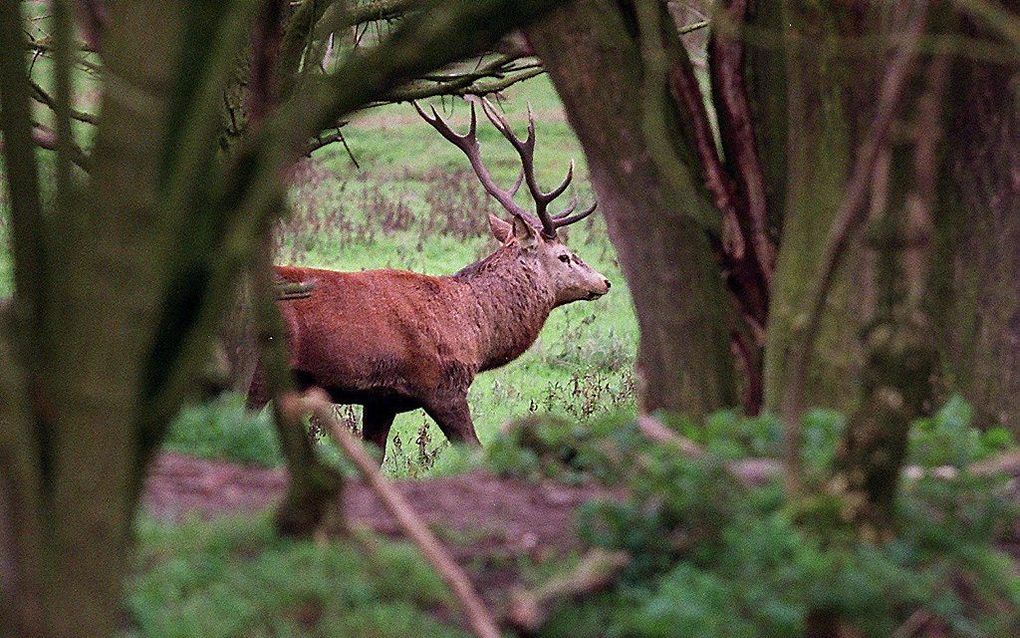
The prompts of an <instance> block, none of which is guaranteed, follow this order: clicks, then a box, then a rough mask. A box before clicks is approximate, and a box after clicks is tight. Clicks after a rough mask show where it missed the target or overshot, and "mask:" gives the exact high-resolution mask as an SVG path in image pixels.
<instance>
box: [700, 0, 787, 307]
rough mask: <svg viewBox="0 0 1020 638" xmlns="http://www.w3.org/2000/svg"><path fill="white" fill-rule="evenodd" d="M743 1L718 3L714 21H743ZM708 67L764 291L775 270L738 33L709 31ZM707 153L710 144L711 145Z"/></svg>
mask: <svg viewBox="0 0 1020 638" xmlns="http://www.w3.org/2000/svg"><path fill="white" fill-rule="evenodd" d="M747 9H748V0H726V1H725V2H722V3H721V4H720V6H719V10H718V15H717V17H716V21H717V22H720V21H724V20H725V21H730V22H733V23H734V24H736V25H738V28H739V25H741V24H743V22H744V19H745V16H746V14H747ZM708 69H709V73H710V75H711V78H712V87H713V88H712V97H713V101H714V103H715V107H716V114H717V116H718V118H719V133H720V137H721V141H722V147H723V152H724V154H725V157H726V165H727V168H728V169H729V172H730V173H731V174H732V175H733V177H734V183H735V186H736V187H737V189H738V190H739V195H740V197H739V202H738V203H739V207H738V211H737V214H738V216H739V218H740V219H741V222H742V224H741V231H742V232H743V233H744V239H745V241H747V242H748V243H749V244H750V245H752V246H753V247H754V257H756V259H757V263H758V270H759V271H760V272H761V277H762V280H763V284H764V285H765V287H766V289H768V287H769V285H770V282H771V280H772V273H773V271H774V270H775V260H776V247H775V246H774V245H773V243H772V241H771V239H770V238H769V234H768V232H767V230H766V226H767V223H768V210H767V202H766V199H765V175H764V173H763V171H762V167H761V162H760V161H759V159H758V151H757V148H756V146H755V137H754V119H753V117H752V115H751V107H750V104H749V102H748V98H747V87H746V86H745V84H744V69H745V65H744V43H743V40H742V39H741V37H740V34H739V32H738V33H736V34H734V35H731V34H730V33H728V30H727V29H715V30H713V31H712V35H711V37H710V38H709V40H708ZM711 150H712V154H713V155H714V154H715V148H714V146H713V147H712V149H711Z"/></svg>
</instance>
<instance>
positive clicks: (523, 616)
mask: <svg viewBox="0 0 1020 638" xmlns="http://www.w3.org/2000/svg"><path fill="white" fill-rule="evenodd" d="M629 562H630V554H628V553H627V552H607V551H605V550H600V549H594V550H592V551H590V552H588V554H587V555H585V557H584V558H583V559H582V560H581V562H580V563H579V564H578V565H577V566H576V567H574V569H572V570H570V571H569V572H567V573H564V574H560V575H557V576H554V577H553V578H552V579H550V580H549V581H548V582H546V583H544V584H543V585H542V586H541V587H538V588H537V589H534V590H531V591H519V592H517V593H515V594H514V595H513V598H512V599H511V601H510V607H509V609H508V610H507V612H506V620H507V622H509V623H510V625H511V626H512V627H513V628H515V629H517V630H519V631H522V632H524V633H527V634H531V633H534V632H536V631H538V630H539V629H540V628H541V627H542V625H544V624H545V621H546V620H547V619H548V617H549V611H550V608H551V607H552V605H553V604H555V603H556V602H558V601H560V600H562V599H564V598H568V597H575V596H581V595H584V594H589V593H592V592H596V591H598V590H600V589H603V588H605V587H607V586H608V585H610V584H611V583H612V582H613V579H614V578H616V575H617V574H619V573H620V570H622V569H623V568H624V567H626V566H627V563H629Z"/></svg>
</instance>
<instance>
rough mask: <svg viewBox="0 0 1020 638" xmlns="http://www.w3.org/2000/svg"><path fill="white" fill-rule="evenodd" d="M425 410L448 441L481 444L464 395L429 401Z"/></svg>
mask: <svg viewBox="0 0 1020 638" xmlns="http://www.w3.org/2000/svg"><path fill="white" fill-rule="evenodd" d="M425 412H426V413H428V415H429V416H430V417H432V419H433V420H434V421H435V422H436V425H438V426H439V429H440V430H442V431H443V434H445V435H446V438H447V439H449V440H450V442H452V443H467V444H468V445H473V446H480V445H481V442H480V441H479V440H478V435H477V434H475V426H474V424H473V423H472V422H471V410H469V409H468V403H467V397H466V396H463V397H457V398H452V399H448V400H446V401H435V402H429V404H427V405H426V406H425Z"/></svg>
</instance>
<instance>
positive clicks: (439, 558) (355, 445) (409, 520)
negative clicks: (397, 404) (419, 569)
mask: <svg viewBox="0 0 1020 638" xmlns="http://www.w3.org/2000/svg"><path fill="white" fill-rule="evenodd" d="M282 403H283V406H282V409H283V411H284V412H285V413H286V414H288V415H290V418H291V419H298V418H300V416H301V415H302V414H306V413H311V414H312V415H313V416H314V417H315V418H316V419H317V420H318V422H319V423H321V424H323V425H325V426H326V428H327V429H328V430H329V433H330V434H331V435H332V436H333V440H334V441H336V443H337V445H338V446H340V449H341V450H343V451H344V453H345V454H346V455H347V456H348V457H349V458H350V459H351V461H353V462H354V465H355V466H356V467H357V468H358V471H360V472H361V474H362V476H364V477H365V482H366V483H368V486H369V487H370V488H371V489H372V491H373V492H375V494H376V496H378V497H379V500H380V501H381V502H382V504H383V505H384V506H385V507H386V510H387V511H389V513H390V514H392V515H393V518H394V519H396V521H397V523H398V524H399V525H400V527H401V528H402V529H403V530H404V533H405V534H407V536H408V538H410V539H411V541H412V542H413V543H414V544H415V545H416V546H417V547H418V549H419V550H420V551H421V553H422V555H423V556H424V557H425V559H426V560H427V561H428V562H429V564H431V565H432V567H433V568H434V569H435V570H436V572H437V573H438V574H439V576H440V577H441V578H442V579H443V581H444V582H445V583H446V584H447V586H449V587H450V590H451V591H452V592H453V594H454V596H455V597H456V598H457V602H458V603H459V604H460V607H461V610H462V611H463V612H464V614H465V616H466V617H467V621H468V624H469V625H470V626H471V628H472V630H473V631H474V633H475V635H476V636H479V638H499V635H500V634H499V629H498V627H497V626H496V621H495V618H494V617H493V615H492V612H490V611H489V609H488V608H487V607H486V606H485V603H484V602H483V601H482V598H481V596H479V595H478V592H477V591H476V590H475V588H474V585H472V584H471V581H470V580H469V579H468V577H467V575H466V574H465V573H464V571H463V570H462V569H461V568H460V566H459V565H457V563H456V562H454V560H453V558H451V557H450V554H449V552H447V551H446V549H445V548H444V547H443V545H442V543H440V542H439V540H438V539H437V538H436V537H435V535H433V534H432V532H431V531H430V530H429V528H428V527H427V526H426V525H425V523H424V522H423V521H422V520H421V518H420V517H419V516H418V514H417V513H415V511H414V508H413V507H411V504H410V503H408V502H407V499H405V498H404V496H403V495H402V494H401V493H400V492H398V491H397V490H395V489H394V488H393V486H392V485H390V483H389V481H387V480H386V478H385V477H383V475H382V474H381V473H380V472H379V468H378V466H377V464H376V462H375V461H374V460H373V459H372V458H371V457H370V456H369V455H368V453H367V452H366V451H365V449H364V448H363V447H362V446H361V443H360V442H358V441H357V440H355V439H354V437H353V436H352V435H351V433H350V432H349V431H348V430H347V428H346V427H345V426H343V425H341V424H340V422H339V421H337V419H336V416H335V415H334V414H333V406H332V404H330V402H329V398H328V397H327V396H326V394H325V393H324V392H323V391H322V390H319V389H313V390H310V391H309V392H307V393H305V394H304V395H302V396H297V395H294V394H291V395H288V396H286V397H284V398H283V401H282Z"/></svg>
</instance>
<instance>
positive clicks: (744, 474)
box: [637, 414, 783, 487]
mask: <svg viewBox="0 0 1020 638" xmlns="http://www.w3.org/2000/svg"><path fill="white" fill-rule="evenodd" d="M637 423H638V429H639V430H640V431H641V433H642V434H644V435H645V436H646V437H648V438H649V439H650V440H652V441H655V442H656V443H667V444H671V445H675V446H676V447H677V448H678V449H679V450H680V452H681V453H682V454H683V455H684V456H687V457H689V458H692V459H700V458H704V457H705V456H707V455H708V451H707V450H705V448H703V447H701V446H700V445H698V444H697V443H695V442H694V441H692V440H690V439H688V438H687V437H685V436H681V435H680V434H677V433H676V432H674V431H673V430H671V429H669V428H668V427H666V426H665V425H663V423H662V422H661V421H659V420H658V419H656V418H655V417H652V416H648V415H647V414H645V415H641V416H639V417H638V419H637ZM724 466H725V468H726V471H727V472H729V474H730V476H732V477H733V478H735V479H737V480H738V481H739V482H740V483H741V484H742V485H744V486H745V487H758V486H760V485H765V484H766V483H768V482H769V481H770V480H772V479H774V478H776V477H778V476H780V475H782V473H783V464H782V463H781V462H780V461H778V460H776V459H770V458H746V459H738V460H734V461H726V462H725V463H724Z"/></svg>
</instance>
